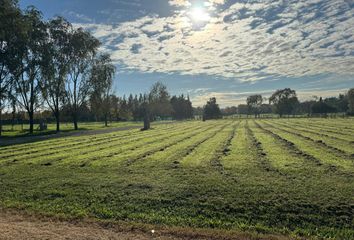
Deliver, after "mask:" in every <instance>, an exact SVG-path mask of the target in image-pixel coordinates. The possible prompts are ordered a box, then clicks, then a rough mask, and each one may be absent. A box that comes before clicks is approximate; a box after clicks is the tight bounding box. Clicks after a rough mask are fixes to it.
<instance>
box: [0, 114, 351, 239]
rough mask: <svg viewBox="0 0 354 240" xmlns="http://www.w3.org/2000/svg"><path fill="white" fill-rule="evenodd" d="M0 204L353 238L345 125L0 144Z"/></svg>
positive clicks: (187, 130) (208, 125)
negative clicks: (3, 145) (11, 144)
mask: <svg viewBox="0 0 354 240" xmlns="http://www.w3.org/2000/svg"><path fill="white" fill-rule="evenodd" d="M0 192H1V194H0V207H3V208H15V209H25V210H27V211H30V212H34V213H37V214H44V215H49V216H60V217H64V218H68V219H70V218H84V217H90V218H94V219H105V220H109V221H124V222H127V223H132V224H134V223H147V224H155V225H164V226H178V227H192V228H206V229H219V230H220V229H222V230H225V231H226V230H236V231H247V232H251V233H264V234H268V233H269V234H284V235H289V236H299V237H301V236H303V237H315V238H316V237H317V238H337V239H354V220H353V216H354V119H265V120H254V119H249V120H246V119H243V120H238V119H236V120H232V119H228V120H218V121H206V122H198V121H191V122H176V123H170V124H158V125H155V126H154V129H152V130H149V131H143V132H142V131H139V130H138V129H134V130H125V131H117V132H112V133H106V134H100V135H90V136H79V137H63V138H57V139H49V140H44V141H38V142H35V143H27V144H20V145H13V146H7V147H2V148H0Z"/></svg>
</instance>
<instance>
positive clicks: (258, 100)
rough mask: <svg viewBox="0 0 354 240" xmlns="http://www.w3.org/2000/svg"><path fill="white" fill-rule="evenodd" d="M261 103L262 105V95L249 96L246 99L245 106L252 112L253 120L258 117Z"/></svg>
mask: <svg viewBox="0 0 354 240" xmlns="http://www.w3.org/2000/svg"><path fill="white" fill-rule="evenodd" d="M262 103H263V98H262V95H259V94H256V95H252V96H249V97H248V98H247V106H248V108H249V109H250V111H251V112H253V114H254V117H255V118H257V116H259V113H260V109H261V106H262Z"/></svg>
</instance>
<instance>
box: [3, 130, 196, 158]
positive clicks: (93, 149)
mask: <svg viewBox="0 0 354 240" xmlns="http://www.w3.org/2000/svg"><path fill="white" fill-rule="evenodd" d="M191 125H192V126H188V125H181V126H178V128H177V129H172V128H173V127H172V126H169V127H166V128H165V127H161V129H160V131H159V133H157V132H155V133H154V134H149V133H146V132H140V131H139V130H133V131H129V132H128V133H120V134H116V135H114V134H109V136H105V137H97V138H94V137H91V139H90V140H89V141H81V138H78V139H77V138H76V137H72V138H67V139H66V140H67V141H64V142H62V143H59V144H54V142H55V140H53V141H52V142H51V143H52V144H53V145H55V146H51V143H49V144H48V145H40V146H37V145H39V144H37V143H34V144H30V146H31V149H32V150H29V152H27V151H26V150H24V151H16V153H15V154H14V153H12V154H10V155H7V156H6V155H5V156H2V158H3V159H12V161H16V162H17V161H20V160H22V159H26V158H27V157H28V155H30V156H31V157H32V159H33V160H38V159H39V160H48V161H49V160H51V159H53V158H55V159H65V158H68V157H76V156H78V155H81V156H87V155H90V154H92V155H94V154H97V153H101V152H103V151H104V150H106V149H108V151H112V149H117V148H119V147H121V146H129V144H140V145H144V144H146V143H148V142H149V141H153V140H154V139H153V138H156V139H155V140H158V139H160V138H163V137H165V136H166V135H169V134H180V133H181V132H184V131H187V130H189V129H192V128H193V126H194V125H193V124H191ZM147 136H148V137H149V138H151V139H150V140H149V139H147V138H146V137H147ZM89 138H90V137H89ZM49 146H51V147H49ZM5 151H6V150H5ZM2 152H4V151H2Z"/></svg>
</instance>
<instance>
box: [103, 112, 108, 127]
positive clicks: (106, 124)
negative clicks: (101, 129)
mask: <svg viewBox="0 0 354 240" xmlns="http://www.w3.org/2000/svg"><path fill="white" fill-rule="evenodd" d="M104 126H105V127H108V119H107V114H105V115H104Z"/></svg>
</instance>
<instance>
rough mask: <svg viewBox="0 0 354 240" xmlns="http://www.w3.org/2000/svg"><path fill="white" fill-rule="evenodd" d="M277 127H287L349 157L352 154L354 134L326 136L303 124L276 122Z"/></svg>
mask: <svg viewBox="0 0 354 240" xmlns="http://www.w3.org/2000/svg"><path fill="white" fill-rule="evenodd" d="M278 125H279V126H282V127H287V128H288V129H289V130H292V131H294V132H297V133H300V134H302V135H303V136H305V137H309V138H311V139H313V140H315V141H317V142H319V143H321V142H322V143H326V144H328V145H329V146H331V147H334V148H337V149H340V150H342V151H343V152H345V153H347V154H348V155H351V154H353V153H354V134H353V135H349V136H344V137H343V135H344V134H338V135H339V136H335V135H333V134H327V133H324V132H323V131H321V130H319V129H311V128H309V127H308V126H304V125H303V124H301V125H300V124H299V125H298V124H291V125H289V124H288V123H286V122H278Z"/></svg>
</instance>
